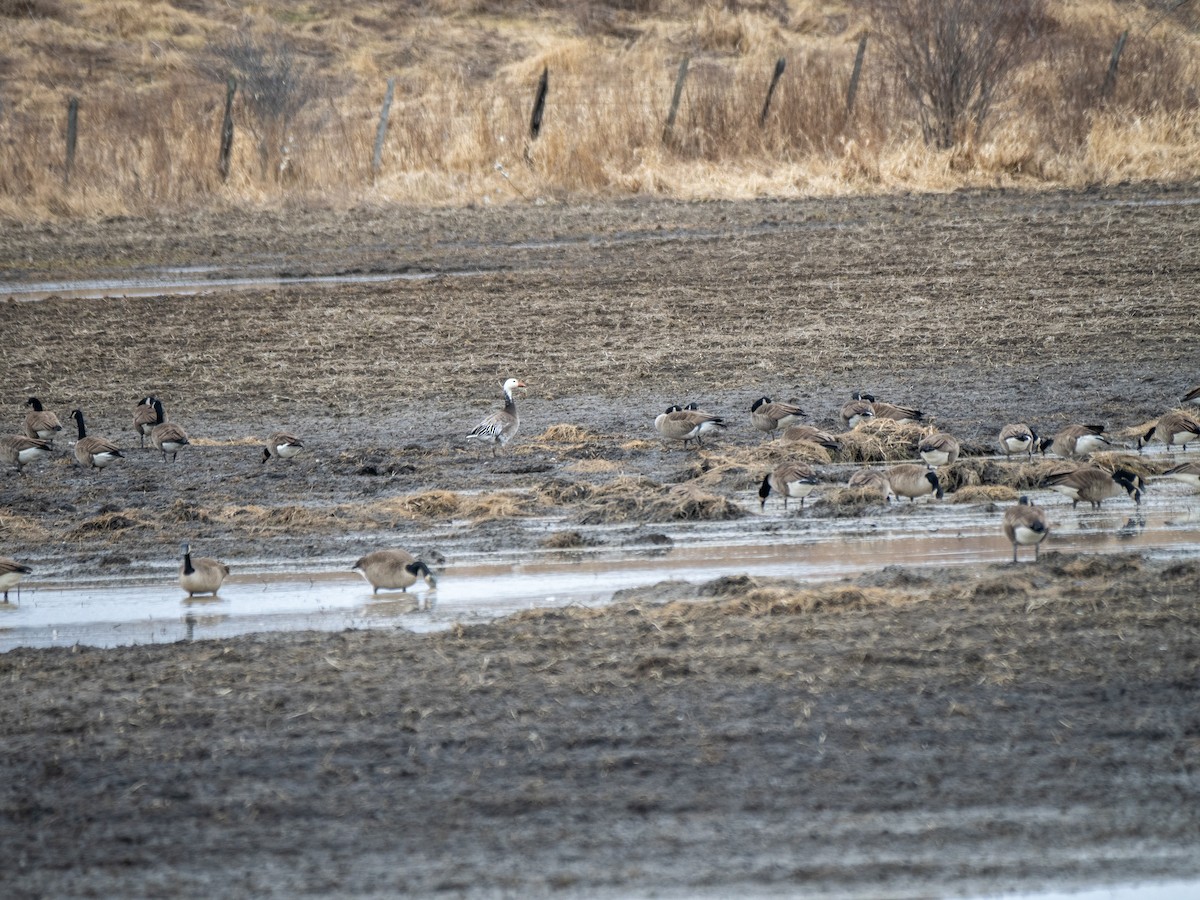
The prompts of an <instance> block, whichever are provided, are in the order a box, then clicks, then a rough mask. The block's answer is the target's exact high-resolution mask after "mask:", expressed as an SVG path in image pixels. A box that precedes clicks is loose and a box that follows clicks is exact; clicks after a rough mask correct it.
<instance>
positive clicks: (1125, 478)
mask: <svg viewBox="0 0 1200 900" xmlns="http://www.w3.org/2000/svg"><path fill="white" fill-rule="evenodd" d="M1042 485H1043V486H1044V487H1048V488H1049V489H1050V490H1052V491H1057V492H1058V493H1060V494H1062V495H1063V496H1065V497H1069V498H1070V499H1071V507H1072V508H1074V507H1076V506H1078V505H1079V501H1081V500H1083V501H1086V502H1087V503H1090V504H1091V505H1092V509H1099V508H1100V504H1101V503H1103V502H1104V501H1105V500H1107V499H1109V498H1110V497H1119V496H1121V494H1122V493H1125V494H1128V495H1129V498H1130V499H1131V500H1133V502H1134V503H1139V504H1140V503H1141V502H1142V489H1143V488H1144V486H1145V482H1143V481H1142V478H1141V476H1140V475H1135V474H1134V473H1133V472H1130V471H1128V470H1126V469H1117V470H1116V471H1115V472H1109V471H1107V470H1105V469H1101V468H1100V467H1099V466H1090V465H1089V466H1082V467H1080V468H1078V469H1075V470H1073V471H1070V472H1057V473H1055V474H1053V475H1048V476H1047V477H1046V478H1045V479H1044V480H1043V481H1042Z"/></svg>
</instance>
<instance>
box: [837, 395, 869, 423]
mask: <svg viewBox="0 0 1200 900" xmlns="http://www.w3.org/2000/svg"><path fill="white" fill-rule="evenodd" d="M841 416H842V424H843V425H845V427H847V428H854V427H855V426H856V425H858V423H859V422H862V421H864V420H866V419H873V418H874V417H875V407H874V406H872V405H871V401H870V400H863V399H862V398H860V397H858V396H855V398H854V399H853V400H847V401H846V402H845V403H844V404H843V405H842V410H841Z"/></svg>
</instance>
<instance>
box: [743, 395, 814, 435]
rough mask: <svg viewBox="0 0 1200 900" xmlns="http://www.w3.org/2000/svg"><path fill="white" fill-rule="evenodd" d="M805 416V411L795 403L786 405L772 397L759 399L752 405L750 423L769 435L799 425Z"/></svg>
mask: <svg viewBox="0 0 1200 900" xmlns="http://www.w3.org/2000/svg"><path fill="white" fill-rule="evenodd" d="M804 415H805V412H804V410H802V409H801V408H800V407H799V406H797V405H796V404H795V403H784V402H783V401H779V400H772V399H771V398H770V397H759V398H758V399H757V400H755V401H754V402H753V403H752V404H751V405H750V423H751V424H752V425H753V426H754V427H755V428H757V429H758V430H759V431H765V432H766V433H767V434H771V433H772V432H773V431H776V430H777V429H779V428H787V427H788V426H789V425H798V424H799V423H800V420H801V419H802V418H803V417H804Z"/></svg>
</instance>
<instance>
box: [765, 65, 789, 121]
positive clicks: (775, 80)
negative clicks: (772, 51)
mask: <svg viewBox="0 0 1200 900" xmlns="http://www.w3.org/2000/svg"><path fill="white" fill-rule="evenodd" d="M785 68H787V60H786V59H784V58H783V57H782V56H781V57H779V59H777V60H775V73H774V74H773V75H772V76H771V86H770V87H768V88H767V98H766V99H765V100H763V108H762V114H761V115H759V117H758V127H759V128H762V127H763V126H764V125H766V124H767V113H769V112H770V111H771V98H772V97H774V96H775V87H776V85H778V84H779V79H780V78H782V77H783V70H784V69H785Z"/></svg>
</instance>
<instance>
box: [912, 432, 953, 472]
mask: <svg viewBox="0 0 1200 900" xmlns="http://www.w3.org/2000/svg"><path fill="white" fill-rule="evenodd" d="M960 450H961V445H960V444H959V443H958V439H957V438H955V437H954V436H953V435H950V434H946V432H944V431H935V432H933V433H932V434H927V435H926V436H925V437H923V438H921V441H920V443H919V444H918V445H917V452H918V453H919V454H920V455H921V459H923V460H925V462H927V463H928V464H929V465H931V466H949V465H953V463H954V462H955V461H956V460H957V459H958V454H959V452H960Z"/></svg>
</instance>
